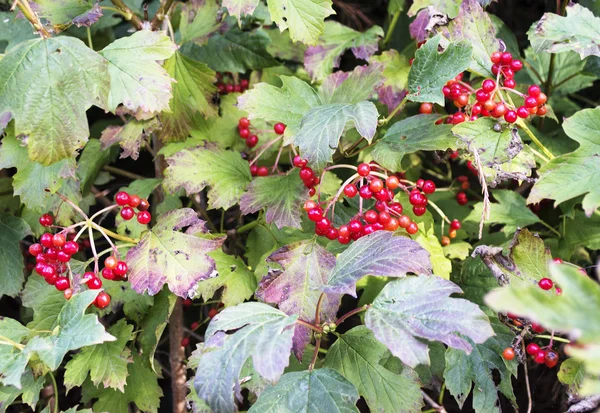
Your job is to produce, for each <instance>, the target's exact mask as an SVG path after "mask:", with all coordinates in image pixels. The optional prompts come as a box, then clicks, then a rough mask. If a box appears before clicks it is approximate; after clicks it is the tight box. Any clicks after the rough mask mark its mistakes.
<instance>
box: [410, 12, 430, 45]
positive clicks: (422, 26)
mask: <svg viewBox="0 0 600 413" xmlns="http://www.w3.org/2000/svg"><path fill="white" fill-rule="evenodd" d="M428 24H429V10H428V9H423V10H420V11H419V13H418V14H417V17H416V18H415V19H414V20H413V22H412V23H411V24H410V25H409V26H408V30H409V32H410V37H412V38H413V39H415V40H416V41H417V42H419V43H420V42H422V41H424V40H425V39H427V36H428V33H427V31H426V28H427V25H428Z"/></svg>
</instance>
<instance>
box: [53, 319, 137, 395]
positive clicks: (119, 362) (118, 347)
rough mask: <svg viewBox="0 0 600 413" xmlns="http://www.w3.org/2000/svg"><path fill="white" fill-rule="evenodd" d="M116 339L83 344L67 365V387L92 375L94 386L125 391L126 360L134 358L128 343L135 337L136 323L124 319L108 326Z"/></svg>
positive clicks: (127, 361)
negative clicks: (134, 327) (88, 344)
mask: <svg viewBox="0 0 600 413" xmlns="http://www.w3.org/2000/svg"><path fill="white" fill-rule="evenodd" d="M108 332H109V333H110V334H111V335H113V336H114V337H115V338H116V340H115V341H108V342H104V343H100V344H96V345H94V346H87V347H84V348H83V349H82V350H81V351H80V352H79V353H77V354H75V355H74V356H73V357H72V358H71V360H70V361H69V362H68V363H67V364H66V366H65V377H64V384H65V387H66V388H67V391H69V390H70V389H72V388H73V387H75V386H81V385H82V384H83V382H84V381H85V379H86V378H87V377H88V375H89V376H90V378H91V380H92V383H94V385H95V386H98V385H99V384H102V385H103V386H104V387H105V388H107V387H110V388H113V389H118V390H120V391H121V392H124V391H125V382H126V380H127V364H129V363H130V362H131V359H130V357H131V351H130V350H129V349H128V348H127V347H126V346H127V342H129V341H130V340H131V339H132V338H133V335H132V333H133V326H132V325H129V324H127V322H126V321H125V320H124V319H121V320H119V321H117V323H116V324H115V325H113V326H112V327H111V328H109V329H108Z"/></svg>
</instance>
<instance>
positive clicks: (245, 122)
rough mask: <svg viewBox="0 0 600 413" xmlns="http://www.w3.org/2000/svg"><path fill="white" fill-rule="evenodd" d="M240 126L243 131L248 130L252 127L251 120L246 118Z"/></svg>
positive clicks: (239, 123) (242, 119) (241, 120)
mask: <svg viewBox="0 0 600 413" xmlns="http://www.w3.org/2000/svg"><path fill="white" fill-rule="evenodd" d="M238 126H239V127H240V128H242V129H248V128H249V127H250V119H248V118H246V117H244V118H240V120H239V121H238Z"/></svg>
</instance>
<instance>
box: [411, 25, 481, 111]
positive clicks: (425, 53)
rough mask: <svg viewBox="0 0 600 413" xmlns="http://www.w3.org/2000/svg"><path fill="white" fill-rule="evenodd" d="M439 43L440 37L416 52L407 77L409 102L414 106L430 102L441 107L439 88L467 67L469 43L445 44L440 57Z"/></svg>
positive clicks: (470, 51)
mask: <svg viewBox="0 0 600 413" xmlns="http://www.w3.org/2000/svg"><path fill="white" fill-rule="evenodd" d="M441 40H442V36H441V35H439V34H438V35H437V36H435V37H434V38H432V39H429V40H428V41H427V43H425V44H424V45H423V46H421V48H420V49H418V50H417V51H416V52H415V60H414V61H413V64H412V66H411V68H410V73H409V74H408V92H409V95H408V99H409V100H411V101H413V102H433V103H437V104H438V105H442V106H443V105H444V94H443V93H442V87H443V86H444V85H445V84H446V82H447V81H448V80H450V79H453V78H454V77H455V76H456V75H458V74H459V73H462V72H463V71H464V70H466V69H467V68H468V67H469V62H470V61H471V53H472V51H473V49H472V47H471V45H469V43H467V42H451V43H448V44H447V45H446V46H445V47H444V51H443V52H441V53H440V52H439V50H438V49H439V47H440V42H441Z"/></svg>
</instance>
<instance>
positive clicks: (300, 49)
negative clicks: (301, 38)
mask: <svg viewBox="0 0 600 413" xmlns="http://www.w3.org/2000/svg"><path fill="white" fill-rule="evenodd" d="M263 31H264V32H265V33H267V34H268V35H269V37H270V38H271V43H269V45H268V46H267V51H268V52H269V53H270V54H271V55H272V56H273V57H276V58H278V59H281V60H291V61H294V62H302V61H303V60H304V53H305V52H306V45H305V44H304V43H300V42H296V43H294V42H292V39H291V38H290V34H289V32H283V33H282V32H280V31H279V29H278V28H277V27H274V28H272V29H271V28H263Z"/></svg>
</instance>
